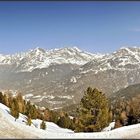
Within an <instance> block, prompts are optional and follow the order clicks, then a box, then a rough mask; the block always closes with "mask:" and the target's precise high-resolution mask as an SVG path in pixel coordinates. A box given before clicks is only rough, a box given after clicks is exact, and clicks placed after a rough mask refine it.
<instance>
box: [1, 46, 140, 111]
mask: <svg viewBox="0 0 140 140" xmlns="http://www.w3.org/2000/svg"><path fill="white" fill-rule="evenodd" d="M137 83H140V48H139V47H122V48H120V49H119V50H117V51H115V52H113V53H110V54H92V53H88V52H84V51H82V50H80V49H78V48H77V47H73V48H70V47H68V48H60V49H54V50H44V49H41V48H36V49H33V50H29V51H28V52H23V53H20V54H15V55H2V54H1V55H0V89H1V90H5V89H11V90H14V91H15V90H20V91H21V92H22V93H23V94H24V95H25V96H26V97H27V98H29V99H31V101H33V102H35V103H36V104H39V105H42V106H46V107H50V108H53V109H54V108H61V107H63V106H66V105H70V104H73V103H78V102H79V100H80V99H81V97H82V96H83V94H84V91H85V90H86V88H87V87H88V86H91V87H93V88H94V87H96V88H99V90H101V91H103V92H104V93H105V94H106V95H107V96H110V95H111V94H113V93H115V92H116V91H118V90H119V89H121V88H124V87H127V86H129V85H132V84H137Z"/></svg>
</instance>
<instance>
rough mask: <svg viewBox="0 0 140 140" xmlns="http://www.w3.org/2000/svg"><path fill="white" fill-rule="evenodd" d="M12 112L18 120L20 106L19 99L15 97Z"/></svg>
mask: <svg viewBox="0 0 140 140" xmlns="http://www.w3.org/2000/svg"><path fill="white" fill-rule="evenodd" d="M10 113H11V115H12V116H13V117H15V121H16V119H17V118H18V117H19V107H18V103H17V100H16V99H15V98H13V100H12V102H11V108H10Z"/></svg>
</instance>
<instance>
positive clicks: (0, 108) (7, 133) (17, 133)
mask: <svg viewBox="0 0 140 140" xmlns="http://www.w3.org/2000/svg"><path fill="white" fill-rule="evenodd" d="M25 117H26V116H24V115H22V114H20V117H19V119H17V121H15V119H14V118H13V117H12V116H11V115H10V114H9V108H8V107H6V106H5V105H3V104H0V122H1V125H0V138H22V139H23V138H50V139H51V138H56V139H58V138H64V139H66V138H67V139H68V138H71V139H73V138H81V139H82V138H83V139H94V138H96V139H97V138H128V139H132V138H140V124H136V125H131V126H125V127H122V128H118V129H114V130H111V131H107V129H105V131H103V132H96V133H74V132H73V131H72V130H69V129H63V128H60V127H59V126H57V125H56V124H54V123H52V122H46V125H47V128H46V130H42V129H39V127H40V123H41V120H38V119H37V120H33V124H32V126H27V125H26V124H25V120H26V119H25ZM108 128H109V127H108Z"/></svg>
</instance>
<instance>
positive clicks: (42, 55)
mask: <svg viewBox="0 0 140 140" xmlns="http://www.w3.org/2000/svg"><path fill="white" fill-rule="evenodd" d="M102 56H103V55H101V54H98V55H97V54H92V53H87V52H84V51H81V50H80V49H78V48H77V47H73V48H60V49H53V50H48V51H47V50H44V49H42V48H35V49H32V50H29V51H28V52H24V53H20V54H15V55H2V54H1V55H0V65H14V66H15V67H16V68H17V70H19V71H20V72H21V71H32V70H34V69H36V68H39V69H41V68H47V67H49V66H50V65H55V64H77V65H83V64H85V63H87V62H89V61H90V60H92V59H95V58H100V57H102Z"/></svg>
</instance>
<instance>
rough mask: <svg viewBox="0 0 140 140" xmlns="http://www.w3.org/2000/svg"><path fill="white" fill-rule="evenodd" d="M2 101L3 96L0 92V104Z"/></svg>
mask: <svg viewBox="0 0 140 140" xmlns="http://www.w3.org/2000/svg"><path fill="white" fill-rule="evenodd" d="M2 101H3V94H2V92H0V103H3V102H2Z"/></svg>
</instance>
